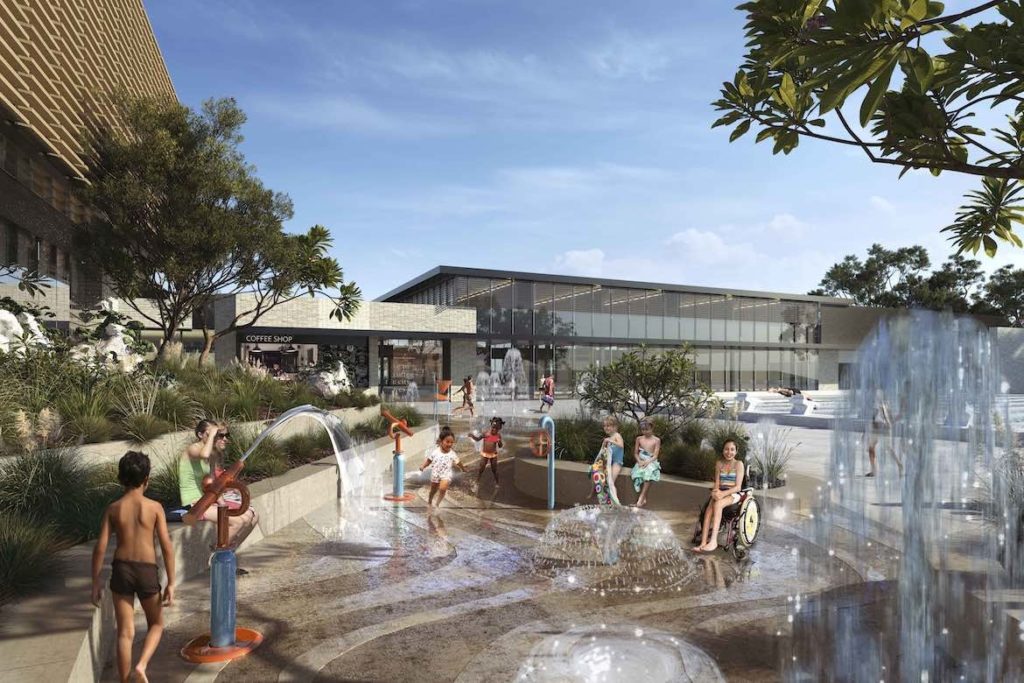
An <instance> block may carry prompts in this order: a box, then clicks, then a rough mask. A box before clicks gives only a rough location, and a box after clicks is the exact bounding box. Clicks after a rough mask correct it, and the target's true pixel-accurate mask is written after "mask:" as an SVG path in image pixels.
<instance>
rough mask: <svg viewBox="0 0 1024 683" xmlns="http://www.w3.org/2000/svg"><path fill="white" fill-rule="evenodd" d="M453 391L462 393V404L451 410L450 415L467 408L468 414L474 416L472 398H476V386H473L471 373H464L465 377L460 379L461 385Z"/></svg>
mask: <svg viewBox="0 0 1024 683" xmlns="http://www.w3.org/2000/svg"><path fill="white" fill-rule="evenodd" d="M455 393H456V394H462V405H461V406H459V407H458V408H456V409H455V410H453V411H452V415H455V413H461V412H462V411H463V410H468V411H469V416H470V417H474V413H473V410H474V406H473V400H474V399H475V398H476V396H475V394H476V387H474V386H473V377H472V376H471V375H466V378H465V379H464V380H462V386H461V387H460V388H459V390H458V391H456V392H455Z"/></svg>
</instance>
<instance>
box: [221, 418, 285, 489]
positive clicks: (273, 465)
mask: <svg viewBox="0 0 1024 683" xmlns="http://www.w3.org/2000/svg"><path fill="white" fill-rule="evenodd" d="M257 436H259V432H258V431H257V430H255V429H238V430H234V431H232V439H231V442H230V443H229V444H228V449H227V451H226V453H225V454H224V464H225V466H227V465H230V464H232V463H234V462H235V461H236V460H238V459H239V458H241V457H242V455H244V454H245V452H246V451H247V450H249V448H250V447H251V446H252V445H253V443H254V442H255V441H256V437H257ZM287 470H288V456H287V454H286V453H285V451H284V449H283V448H282V447H281V442H280V441H278V440H277V439H275V438H274V437H273V436H269V437H267V438H266V439H264V440H263V441H261V442H260V445H259V447H257V448H256V450H255V451H253V452H252V453H251V454H250V455H249V457H248V458H246V460H245V468H244V469H243V470H242V477H243V478H244V479H245V480H246V481H258V480H259V479H266V478H267V477H276V476H277V475H279V474H283V473H284V472H286V471H287Z"/></svg>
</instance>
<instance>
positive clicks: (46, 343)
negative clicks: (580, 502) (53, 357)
mask: <svg viewBox="0 0 1024 683" xmlns="http://www.w3.org/2000/svg"><path fill="white" fill-rule="evenodd" d="M18 322H20V323H21V326H22V327H23V328H24V329H25V332H26V333H27V335H28V337H27V338H28V339H29V340H30V345H31V346H42V347H45V348H50V347H51V346H53V343H52V342H51V341H50V339H49V337H47V336H46V334H44V333H43V330H42V329H41V328H40V327H39V321H38V320H36V319H35V318H34V317H33V316H32V315H30V314H28V313H19V314H18Z"/></svg>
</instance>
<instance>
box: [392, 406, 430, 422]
mask: <svg viewBox="0 0 1024 683" xmlns="http://www.w3.org/2000/svg"><path fill="white" fill-rule="evenodd" d="M384 409H385V410H387V411H388V412H389V413H391V414H392V415H393V416H394V417H396V418H397V419H399V420H405V422H406V424H408V425H409V426H410V427H419V426H420V425H422V424H423V421H424V418H423V413H421V412H420V411H418V410H416V408H414V407H413V406H407V405H385V406H384Z"/></svg>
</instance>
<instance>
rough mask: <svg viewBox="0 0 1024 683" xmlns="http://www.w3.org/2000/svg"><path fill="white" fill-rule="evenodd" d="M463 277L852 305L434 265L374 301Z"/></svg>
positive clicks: (718, 289)
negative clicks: (440, 280)
mask: <svg viewBox="0 0 1024 683" xmlns="http://www.w3.org/2000/svg"><path fill="white" fill-rule="evenodd" d="M454 275H465V276H467V277H485V278H512V279H514V280H539V281H541V282H555V283H559V284H566V285H600V286H602V287H630V288H634V289H659V290H664V291H667V292H683V293H687V294H724V295H727V296H746V297H754V298H760V299H785V300H787V301H808V302H814V303H823V304H831V305H833V306H847V307H849V306H853V302H851V301H850V300H848V299H840V298H838V297H832V296H813V295H810V294H785V293H782V292H761V291H756V290H748V289H723V288H721V287H695V286H692V285H674V284H667V283H658V282H638V281H633V280H612V279H609V278H600V277H585V276H580V275H551V274H547V273H525V272H520V271H510V270H490V269H487V268H463V267H461V266H436V267H434V268H431V269H430V270H428V271H427V272H425V273H423V274H421V275H418V276H417V277H414V278H413V279H411V280H409V281H408V282H406V283H405V284H402V285H399V286H398V287H395V288H394V289H392V290H391V291H390V292H388V293H386V294H383V295H381V296H379V297H377V298H376V299H375V301H388V300H389V299H392V298H394V297H397V296H399V295H400V294H404V293H405V292H407V291H409V290H411V289H414V288H415V287H417V286H419V285H421V284H424V283H426V282H427V281H429V280H431V279H434V278H438V277H443V276H454Z"/></svg>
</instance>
